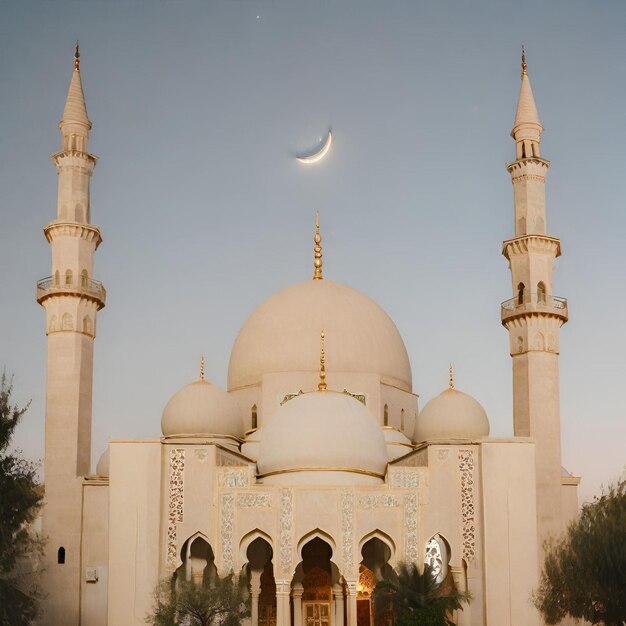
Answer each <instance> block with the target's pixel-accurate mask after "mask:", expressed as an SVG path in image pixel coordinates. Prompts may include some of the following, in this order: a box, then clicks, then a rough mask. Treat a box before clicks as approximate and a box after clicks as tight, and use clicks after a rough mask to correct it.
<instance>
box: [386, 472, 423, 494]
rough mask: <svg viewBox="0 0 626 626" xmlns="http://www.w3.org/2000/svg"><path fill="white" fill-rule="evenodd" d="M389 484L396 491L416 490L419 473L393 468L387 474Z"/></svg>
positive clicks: (418, 482)
mask: <svg viewBox="0 0 626 626" xmlns="http://www.w3.org/2000/svg"><path fill="white" fill-rule="evenodd" d="M389 484H390V485H391V487H395V488H396V489H416V488H417V487H419V484H420V475H419V472H417V471H415V470H411V469H404V468H394V469H393V472H390V474H389Z"/></svg>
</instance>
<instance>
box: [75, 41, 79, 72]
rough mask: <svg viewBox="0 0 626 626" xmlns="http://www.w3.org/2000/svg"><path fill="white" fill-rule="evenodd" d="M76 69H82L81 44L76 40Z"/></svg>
mask: <svg viewBox="0 0 626 626" xmlns="http://www.w3.org/2000/svg"><path fill="white" fill-rule="evenodd" d="M74 69H75V70H80V46H79V44H78V39H77V40H76V51H75V52H74Z"/></svg>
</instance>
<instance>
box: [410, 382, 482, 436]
mask: <svg viewBox="0 0 626 626" xmlns="http://www.w3.org/2000/svg"><path fill="white" fill-rule="evenodd" d="M488 434H489V419H488V418H487V414H486V413H485V409H483V407H482V406H481V404H480V403H479V402H478V401H477V400H475V399H474V398H472V396H470V395H468V394H466V393H463V392H462V391H458V389H454V388H452V387H451V388H450V389H446V390H445V391H443V392H442V393H440V394H439V395H438V396H437V397H436V398H433V399H432V400H431V401H430V402H428V403H427V404H426V406H425V407H424V408H423V409H422V411H420V413H419V415H418V416H417V421H416V423H415V441H429V440H433V439H478V438H480V437H486V436H487V435H488Z"/></svg>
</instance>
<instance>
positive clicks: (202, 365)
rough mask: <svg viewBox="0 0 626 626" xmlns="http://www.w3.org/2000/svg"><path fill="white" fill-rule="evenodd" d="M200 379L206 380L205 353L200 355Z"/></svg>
mask: <svg viewBox="0 0 626 626" xmlns="http://www.w3.org/2000/svg"><path fill="white" fill-rule="evenodd" d="M200 380H204V354H203V355H202V356H201V357H200Z"/></svg>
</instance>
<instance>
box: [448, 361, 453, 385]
mask: <svg viewBox="0 0 626 626" xmlns="http://www.w3.org/2000/svg"><path fill="white" fill-rule="evenodd" d="M448 387H449V388H450V389H454V375H453V373H452V363H450V374H449V379H448Z"/></svg>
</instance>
